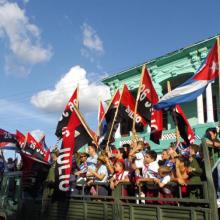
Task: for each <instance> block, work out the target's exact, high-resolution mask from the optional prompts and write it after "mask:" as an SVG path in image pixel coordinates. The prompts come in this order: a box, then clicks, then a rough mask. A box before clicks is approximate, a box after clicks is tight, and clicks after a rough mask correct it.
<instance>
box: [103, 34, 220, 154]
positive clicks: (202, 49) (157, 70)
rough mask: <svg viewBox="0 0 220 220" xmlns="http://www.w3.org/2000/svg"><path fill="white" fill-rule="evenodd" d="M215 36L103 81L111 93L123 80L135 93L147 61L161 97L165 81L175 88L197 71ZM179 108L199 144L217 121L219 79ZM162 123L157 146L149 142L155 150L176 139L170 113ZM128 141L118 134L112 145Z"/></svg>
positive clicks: (165, 87)
mask: <svg viewBox="0 0 220 220" xmlns="http://www.w3.org/2000/svg"><path fill="white" fill-rule="evenodd" d="M216 37H217V36H215V37H211V38H209V39H206V40H204V41H201V42H198V43H195V44H193V45H191V46H188V47H185V48H182V49H179V50H177V51H174V52H172V53H168V54H166V55H164V56H161V57H158V58H156V59H153V60H150V61H147V62H145V63H142V64H140V65H138V66H135V67H132V68H130V69H128V70H124V71H122V72H119V73H116V74H114V75H112V76H110V77H107V78H105V79H104V80H103V83H104V84H105V85H107V86H109V88H110V92H111V94H112V95H113V94H114V92H115V91H116V89H117V88H120V89H122V86H123V84H124V83H126V84H127V85H128V87H129V90H131V91H132V92H133V93H134V94H135V93H137V90H138V87H139V83H140V76H141V70H142V66H143V64H146V66H147V68H148V71H149V73H150V75H151V78H152V81H153V84H154V87H155V89H156V91H157V93H158V95H159V96H160V97H161V96H163V95H164V94H166V93H167V81H170V83H171V87H172V88H175V87H177V86H178V85H180V84H181V83H183V82H184V81H186V80H187V79H188V78H190V77H191V76H192V75H193V74H194V73H195V72H196V71H197V70H198V68H199V67H200V65H201V64H202V63H203V62H204V60H205V59H206V57H207V55H208V53H209V50H210V49H211V48H212V46H213V43H214V42H215V40H216ZM181 107H182V108H183V111H184V113H185V114H186V116H187V118H188V120H189V123H190V125H191V126H192V127H193V129H194V131H195V134H196V142H197V143H200V139H201V138H202V137H203V135H204V133H205V130H206V129H207V128H208V127H213V126H216V123H217V122H218V120H220V113H219V110H220V109H219V80H218V79H216V80H215V82H213V83H211V84H210V85H209V86H208V87H207V89H206V92H205V93H204V94H202V95H201V96H199V97H198V98H197V99H196V100H195V101H192V102H190V103H185V104H182V105H181ZM163 122H164V130H163V135H162V140H161V142H160V145H157V144H154V143H152V142H150V141H149V142H150V144H151V146H152V148H153V149H154V150H156V151H158V152H159V151H161V150H162V149H164V148H167V147H168V146H169V144H170V142H174V141H175V140H176V136H175V129H174V124H173V122H172V119H171V116H170V115H169V113H164V115H163ZM139 136H140V137H141V138H143V139H145V140H147V141H148V140H149V133H148V132H147V130H146V131H145V132H143V133H141V134H139ZM127 142H128V143H129V142H130V137H123V138H122V137H119V138H116V141H115V144H116V145H117V146H120V145H122V144H123V143H127Z"/></svg>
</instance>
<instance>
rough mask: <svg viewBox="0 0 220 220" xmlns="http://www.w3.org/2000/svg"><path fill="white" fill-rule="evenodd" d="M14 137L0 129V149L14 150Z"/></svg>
mask: <svg viewBox="0 0 220 220" xmlns="http://www.w3.org/2000/svg"><path fill="white" fill-rule="evenodd" d="M16 146H17V140H16V136H15V135H14V134H12V133H10V132H8V131H6V130H4V129H0V148H2V149H8V150H16Z"/></svg>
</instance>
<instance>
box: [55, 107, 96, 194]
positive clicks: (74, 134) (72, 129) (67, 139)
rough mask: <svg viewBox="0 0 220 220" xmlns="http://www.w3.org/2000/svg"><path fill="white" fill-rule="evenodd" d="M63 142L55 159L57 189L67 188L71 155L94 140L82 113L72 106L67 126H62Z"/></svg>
mask: <svg viewBox="0 0 220 220" xmlns="http://www.w3.org/2000/svg"><path fill="white" fill-rule="evenodd" d="M62 135H63V142H62V147H61V150H60V154H59V157H58V159H57V169H58V176H57V177H56V182H57V183H58V187H59V190H61V191H68V190H69V180H70V172H71V169H72V155H73V153H74V152H77V151H78V150H79V149H80V148H81V147H82V146H84V145H85V144H91V143H92V142H95V140H94V136H93V134H92V132H91V129H90V128H89V127H88V126H87V125H86V123H85V121H84V119H83V118H82V115H81V114H80V112H79V111H78V109H76V108H75V107H74V108H73V111H72V114H71V116H70V118H69V122H68V124H67V127H64V128H63V132H62Z"/></svg>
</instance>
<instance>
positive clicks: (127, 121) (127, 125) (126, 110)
mask: <svg viewBox="0 0 220 220" xmlns="http://www.w3.org/2000/svg"><path fill="white" fill-rule="evenodd" d="M134 114H135V99H134V97H133V95H132V94H131V92H130V91H129V90H128V87H127V85H124V87H123V90H122V94H121V100H120V104H119V110H118V119H119V122H120V126H121V127H120V132H121V135H128V134H129V132H130V131H132V125H133V120H135V130H136V131H138V132H141V131H143V127H145V126H146V125H147V122H146V120H145V119H144V117H142V115H141V114H139V111H137V112H136V115H135V116H134Z"/></svg>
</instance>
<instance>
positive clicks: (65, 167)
mask: <svg viewBox="0 0 220 220" xmlns="http://www.w3.org/2000/svg"><path fill="white" fill-rule="evenodd" d="M69 168H70V165H69V164H66V165H63V166H60V167H59V168H58V173H59V176H60V175H62V170H65V169H69Z"/></svg>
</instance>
